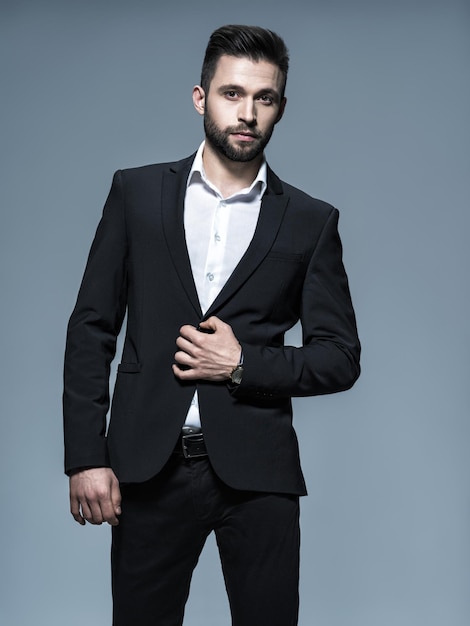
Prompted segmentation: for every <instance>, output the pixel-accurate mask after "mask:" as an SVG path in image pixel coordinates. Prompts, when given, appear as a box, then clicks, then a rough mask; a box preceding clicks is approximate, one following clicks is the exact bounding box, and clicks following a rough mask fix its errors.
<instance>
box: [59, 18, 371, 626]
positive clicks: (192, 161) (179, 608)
mask: <svg viewBox="0 0 470 626" xmlns="http://www.w3.org/2000/svg"><path fill="white" fill-rule="evenodd" d="M287 70H288V54H287V49H286V47H285V45H284V42H283V41H282V39H281V38H280V37H279V36H278V35H276V34H275V33H272V32H271V31H268V30H264V29H261V28H258V27H247V26H225V27H222V28H220V29H218V30H217V31H215V32H214V33H213V34H212V36H211V38H210V41H209V44H208V47H207V50H206V55H205V59H204V64H203V68H202V77H201V84H200V85H197V86H196V87H194V90H193V102H194V106H195V108H196V111H197V112H198V113H199V114H200V115H202V116H204V129H205V142H203V144H202V145H201V146H200V148H199V150H198V151H197V153H196V155H193V156H191V157H190V158H187V159H185V160H183V161H180V162H177V163H167V164H161V165H151V166H147V167H142V168H135V169H131V170H124V171H120V172H117V173H116V174H115V177H114V180H113V184H112V188H111V191H110V194H109V197H108V200H107V202H106V205H105V209H104V212H103V218H102V220H101V222H100V225H99V227H98V230H97V234H96V237H95V240H94V242H93V246H92V248H91V252H90V256H89V259H88V264H87V268H86V271H85V275H84V278H83V282H82V285H81V288H80V292H79V295H78V300H77V304H76V307H75V309H74V312H73V314H72V317H71V319H70V323H69V328H68V338H67V349H66V360H65V391H64V423H65V443H66V461H65V465H66V472H67V473H68V474H69V475H70V501H71V511H72V514H73V516H74V518H75V519H76V520H77V521H78V522H79V523H80V524H85V520H87V521H89V522H90V523H92V524H101V523H102V522H108V523H109V524H111V525H112V527H113V545H112V577H113V598H114V622H113V623H114V625H115V626H131V625H132V626H146V625H150V624H152V625H154V626H163V625H165V626H170V625H171V626H176V625H179V624H182V620H183V612H184V605H185V602H186V599H187V596H188V593H189V584H190V579H191V575H192V571H193V569H194V567H195V565H196V563H197V560H198V557H199V554H200V552H201V550H202V548H203V545H204V541H205V539H206V537H207V536H208V534H209V533H210V532H212V531H215V533H216V537H217V543H218V547H219V552H220V557H221V561H222V567H223V572H224V577H225V582H226V587H227V592H228V596H229V601H230V607H231V612H232V618H233V624H234V625H235V626H255V625H256V626H264V625H265V624H266V625H269V626H291V625H294V624H297V613H298V570H299V510H298V499H299V496H301V495H304V494H305V484H304V480H303V476H302V472H301V469H300V464H299V456H298V446H297V440H296V437H295V433H294V430H293V428H292V411H291V397H293V396H308V395H316V394H325V393H332V392H336V391H341V390H345V389H348V388H349V387H351V386H352V385H353V383H354V382H355V380H356V379H357V377H358V375H359V350H360V349H359V341H358V338H357V333H356V325H355V319H354V312H353V308H352V305H351V300H350V295H349V290H348V283H347V278H346V274H345V272H344V269H343V265H342V260H341V254H342V253H341V243H340V240H339V236H338V232H337V220H338V212H337V210H336V209H334V208H333V207H331V206H330V205H328V204H326V203H323V202H321V201H319V200H314V199H312V198H310V197H309V196H307V195H305V194H304V193H302V192H301V191H299V190H297V189H295V188H293V187H291V186H289V185H287V184H286V183H284V182H282V181H281V180H280V179H279V178H278V177H277V176H276V175H275V174H274V173H273V172H272V171H271V170H270V169H269V167H268V166H267V164H266V161H265V157H264V148H265V146H266V145H267V143H268V141H269V139H270V137H271V134H272V132H273V128H274V126H275V124H277V122H279V120H280V119H281V118H282V115H283V113H284V108H285V105H286V98H285V95H284V90H285V84H286V78H287ZM126 312H127V329H126V338H125V343H124V348H123V355H122V360H121V363H120V364H119V366H118V374H117V382H116V386H115V389H114V394H113V403H112V410H111V419H110V425H109V430H108V433H107V434H106V433H105V430H106V414H107V411H108V405H109V397H108V383H109V371H110V363H111V361H112V359H113V357H114V353H115V346H116V337H117V335H118V333H119V331H120V328H121V324H122V322H123V318H124V315H125V313H126ZM299 319H300V321H301V323H302V328H303V345H302V346H301V347H292V346H284V333H285V332H286V331H287V330H288V329H289V328H291V327H292V326H293V325H294V324H295V323H296V322H297V321H298V320H299Z"/></svg>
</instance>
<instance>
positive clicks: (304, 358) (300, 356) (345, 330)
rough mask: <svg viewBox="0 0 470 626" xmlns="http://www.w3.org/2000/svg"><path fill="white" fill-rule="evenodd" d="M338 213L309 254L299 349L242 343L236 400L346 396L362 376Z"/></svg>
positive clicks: (328, 219)
mask: <svg viewBox="0 0 470 626" xmlns="http://www.w3.org/2000/svg"><path fill="white" fill-rule="evenodd" d="M338 217H339V213H338V211H337V209H332V210H331V212H330V214H329V216H328V218H327V220H326V222H325V224H324V227H323V229H322V232H321V234H320V236H319V238H318V241H317V244H316V246H315V248H314V250H313V253H312V256H311V258H310V262H309V265H308V268H307V272H306V275H305V280H304V284H303V288H302V299H301V305H300V322H301V325H302V346H301V347H293V346H283V347H275V346H267V345H251V344H244V343H243V342H242V348H243V355H244V372H243V379H242V382H241V384H240V385H239V386H238V387H236V388H235V387H231V392H232V394H233V395H234V396H235V397H238V398H240V399H242V398H243V397H246V398H247V399H248V397H251V398H253V397H255V398H259V399H261V398H276V397H295V396H313V395H319V394H327V393H334V392H337V391H344V390H346V389H349V388H350V387H352V385H353V384H354V382H355V381H356V380H357V378H358V376H359V373H360V366H359V357H360V343H359V338H358V335H357V329H356V320H355V314H354V310H353V306H352V303H351V297H350V293H349V286H348V279H347V276H346V272H345V270H344V267H343V262H342V245H341V240H340V237H339V234H338V228H337V226H338Z"/></svg>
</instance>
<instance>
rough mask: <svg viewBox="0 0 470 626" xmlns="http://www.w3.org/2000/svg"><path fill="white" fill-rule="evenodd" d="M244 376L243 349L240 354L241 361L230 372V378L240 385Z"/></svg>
mask: <svg viewBox="0 0 470 626" xmlns="http://www.w3.org/2000/svg"><path fill="white" fill-rule="evenodd" d="M242 376H243V351H242V352H241V354H240V361H239V363H238V365H237V366H236V367H235V368H234V369H233V370H232V373H231V374H230V380H231V381H232V383H233V384H234V385H239V384H240V383H241V382H242Z"/></svg>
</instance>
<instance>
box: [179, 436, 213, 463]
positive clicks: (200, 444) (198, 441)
mask: <svg viewBox="0 0 470 626" xmlns="http://www.w3.org/2000/svg"><path fill="white" fill-rule="evenodd" d="M181 449H182V451H183V456H184V458H185V459H196V458H198V457H202V456H207V451H206V446H205V445H204V437H203V435H202V433H188V434H183V435H181Z"/></svg>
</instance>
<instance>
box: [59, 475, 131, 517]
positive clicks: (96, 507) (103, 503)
mask: <svg viewBox="0 0 470 626" xmlns="http://www.w3.org/2000/svg"><path fill="white" fill-rule="evenodd" d="M70 512H71V513H72V515H73V517H74V519H75V521H76V522H78V523H79V524H81V525H82V526H83V525H85V524H86V522H89V523H90V524H102V523H103V522H108V524H110V525H111V526H117V525H118V524H119V520H118V517H117V516H118V515H120V513H121V491H120V489H119V481H118V479H117V478H116V475H115V474H114V472H113V470H112V469H111V468H109V467H95V468H91V469H86V470H81V471H79V472H76V473H75V474H73V475H72V476H71V477H70Z"/></svg>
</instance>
